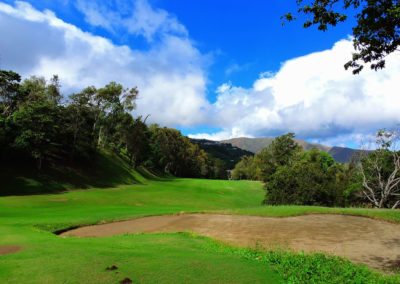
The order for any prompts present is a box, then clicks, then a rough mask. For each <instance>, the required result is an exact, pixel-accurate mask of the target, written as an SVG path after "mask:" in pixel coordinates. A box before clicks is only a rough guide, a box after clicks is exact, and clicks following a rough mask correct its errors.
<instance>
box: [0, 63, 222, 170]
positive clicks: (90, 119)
mask: <svg viewBox="0 0 400 284" xmlns="http://www.w3.org/2000/svg"><path fill="white" fill-rule="evenodd" d="M138 94H139V91H138V89H137V88H124V87H123V86H122V85H121V84H117V83H115V82H111V83H109V84H107V85H106V86H104V87H101V88H96V87H94V86H89V87H87V88H84V89H83V90H81V91H80V92H77V93H74V94H72V95H70V96H68V97H65V96H63V95H62V94H61V84H60V80H59V78H58V76H53V77H52V78H51V79H50V80H49V81H46V80H45V78H42V77H35V76H32V77H30V78H28V79H25V80H22V79H21V76H20V75H19V74H17V73H15V72H13V71H5V70H0V162H1V163H2V164H3V165H6V164H7V163H9V162H10V161H17V162H18V163H21V162H27V163H28V164H29V163H32V167H36V168H37V169H38V170H41V169H43V168H45V167H52V166H54V165H57V164H72V165H73V164H79V163H81V162H85V163H89V164H90V163H91V162H92V163H94V161H95V156H96V154H98V153H101V152H102V151H112V152H113V153H116V154H118V155H120V156H121V157H123V158H124V159H126V160H127V161H129V164H130V165H131V166H132V167H138V166H141V165H144V166H146V167H147V168H149V169H154V170H157V171H158V172H163V173H168V174H171V175H174V176H178V177H205V178H222V177H223V175H224V170H221V161H218V160H217V159H215V158H214V157H212V156H210V155H209V154H207V153H206V152H204V151H203V150H201V149H200V148H199V147H198V146H197V145H194V144H193V143H191V142H190V140H189V139H188V138H187V137H184V136H183V135H182V134H181V133H180V132H179V131H178V130H176V129H172V128H166V127H160V126H159V125H156V124H153V125H147V124H146V119H145V118H143V117H133V116H132V114H131V113H132V111H133V110H134V109H135V107H136V105H135V101H136V99H137V97H138Z"/></svg>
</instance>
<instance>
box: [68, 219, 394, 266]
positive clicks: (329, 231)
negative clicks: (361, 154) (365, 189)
mask: <svg viewBox="0 0 400 284" xmlns="http://www.w3.org/2000/svg"><path fill="white" fill-rule="evenodd" d="M182 231H191V232H195V233H197V234H200V235H204V236H208V237H212V238H215V239H218V240H222V241H224V242H227V243H229V244H234V245H240V246H247V247H255V246H256V245H258V246H259V245H261V246H263V247H265V248H276V247H279V248H289V249H294V250H297V251H306V252H324V253H328V254H333V255H338V256H342V257H346V258H348V259H350V260H352V261H354V262H357V263H364V264H367V265H369V266H370V267H373V268H377V269H381V270H388V269H390V270H391V269H394V268H399V267H400V225H399V224H392V223H388V222H384V221H378V220H373V219H369V218H364V217H354V216H345V215H305V216H298V217H289V218H267V217H257V216H238V215H212V214H186V215H172V216H154V217H146V218H140V219H134V220H130V221H123V222H115V223H109V224H102V225H95V226H87V227H82V228H78V229H74V230H71V231H67V232H64V233H62V234H61V235H63V236H78V237H107V236H112V235H118V234H125V233H154V232H182Z"/></svg>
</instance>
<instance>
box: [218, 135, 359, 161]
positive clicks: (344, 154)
mask: <svg viewBox="0 0 400 284" xmlns="http://www.w3.org/2000/svg"><path fill="white" fill-rule="evenodd" d="M274 139H275V138H272V137H263V138H248V137H238V138H232V139H227V140H221V141H218V142H220V143H228V144H231V145H232V146H234V147H237V148H240V149H243V150H246V151H249V152H252V153H254V154H256V153H258V152H260V151H261V150H262V149H263V148H265V147H267V146H268V145H270V144H271V143H272V141H273V140H274ZM295 141H296V142H297V143H298V144H299V145H300V146H302V147H303V148H304V150H310V149H312V148H317V149H319V150H321V151H324V152H327V153H329V154H330V155H331V156H332V157H333V158H334V159H335V160H336V161H337V162H340V163H348V162H350V161H351V159H352V157H353V156H354V155H355V154H357V153H359V152H360V151H361V150H357V149H352V148H348V147H340V146H326V145H322V144H318V143H309V142H307V141H305V140H301V139H295Z"/></svg>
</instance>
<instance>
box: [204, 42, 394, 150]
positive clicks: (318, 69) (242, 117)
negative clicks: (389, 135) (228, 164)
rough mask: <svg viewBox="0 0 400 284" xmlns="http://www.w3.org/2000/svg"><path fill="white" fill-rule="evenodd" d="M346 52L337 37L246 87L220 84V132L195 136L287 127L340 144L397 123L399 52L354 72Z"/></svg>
mask: <svg viewBox="0 0 400 284" xmlns="http://www.w3.org/2000/svg"><path fill="white" fill-rule="evenodd" d="M351 52H352V44H351V41H350V40H341V41H339V42H337V43H336V44H335V45H334V46H333V47H332V49H329V50H325V51H322V52H316V53H312V54H309V55H306V56H302V57H299V58H295V59H292V60H288V61H286V62H284V63H283V64H282V66H281V68H280V70H279V71H278V72H276V73H274V74H272V73H264V74H263V76H262V77H261V78H259V79H257V80H255V82H254V84H253V87H252V88H250V89H246V88H242V87H238V86H232V84H231V83H229V84H223V85H221V86H220V87H219V88H218V90H217V94H218V97H217V100H216V102H215V104H214V105H213V111H214V115H215V117H216V119H215V121H216V122H217V123H218V125H217V126H219V127H220V128H222V131H220V132H217V133H214V134H211V135H210V134H208V135H204V134H203V135H202V134H198V135H196V137H197V138H199V137H208V138H213V137H224V138H229V137H235V135H237V134H240V136H250V137H251V136H256V137H257V136H274V135H277V134H281V133H284V132H288V131H292V132H295V133H297V134H298V136H300V137H307V138H311V139H314V141H324V142H326V143H329V142H330V141H331V142H334V143H340V141H342V142H343V141H346V142H350V141H355V140H357V139H356V138H357V137H358V136H359V135H360V134H362V133H372V132H374V131H375V130H377V129H379V128H382V127H393V126H394V125H396V124H399V123H400V95H399V92H398V90H400V80H399V79H398V78H400V54H398V53H395V54H392V55H390V56H389V57H388V58H387V66H386V69H384V70H382V71H379V72H375V71H371V70H365V71H363V72H362V73H361V74H360V75H358V76H354V75H352V74H351V72H348V71H345V70H344V68H343V63H344V62H346V59H347V58H348V57H349V55H350V54H351ZM336 138H338V139H339V138H340V139H339V140H340V141H339V140H338V139H336ZM329 144H331V143H329Z"/></svg>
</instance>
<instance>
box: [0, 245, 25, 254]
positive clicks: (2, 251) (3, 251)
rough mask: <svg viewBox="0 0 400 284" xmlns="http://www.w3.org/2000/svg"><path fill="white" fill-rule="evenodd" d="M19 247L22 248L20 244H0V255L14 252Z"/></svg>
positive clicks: (18, 249) (17, 250)
mask: <svg viewBox="0 0 400 284" xmlns="http://www.w3.org/2000/svg"><path fill="white" fill-rule="evenodd" d="M21 249H22V248H21V247H20V246H0V255H5V254H11V253H16V252H19V251H20V250H21Z"/></svg>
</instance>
